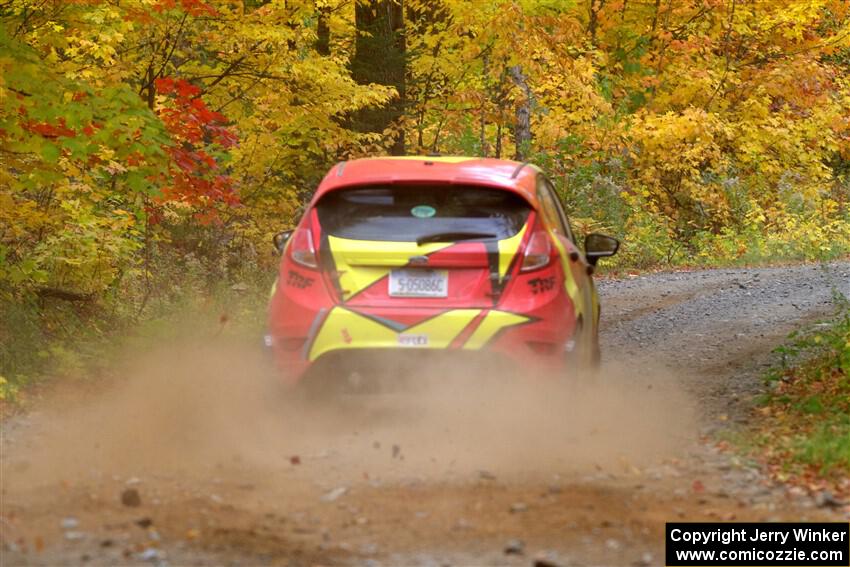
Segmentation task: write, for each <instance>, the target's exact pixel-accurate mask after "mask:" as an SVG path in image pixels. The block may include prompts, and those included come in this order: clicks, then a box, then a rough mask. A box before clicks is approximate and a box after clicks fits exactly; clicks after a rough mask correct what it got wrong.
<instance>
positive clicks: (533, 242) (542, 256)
mask: <svg viewBox="0 0 850 567" xmlns="http://www.w3.org/2000/svg"><path fill="white" fill-rule="evenodd" d="M551 258H552V241H551V240H550V239H549V235H548V234H547V233H546V231H545V230H535V231H534V232H533V233H532V235H531V238H530V239H529V240H528V244H527V245H526V246H525V254H523V258H522V266H520V269H519V271H520V272H530V271H532V270H538V269H540V268H543V267H545V266H548V265H549V260H550V259H551Z"/></svg>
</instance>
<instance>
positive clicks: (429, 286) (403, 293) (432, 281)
mask: <svg viewBox="0 0 850 567" xmlns="http://www.w3.org/2000/svg"><path fill="white" fill-rule="evenodd" d="M448 294H449V273H448V272H447V271H446V270H392V271H391V272H390V295H391V296H392V297H447V296H448Z"/></svg>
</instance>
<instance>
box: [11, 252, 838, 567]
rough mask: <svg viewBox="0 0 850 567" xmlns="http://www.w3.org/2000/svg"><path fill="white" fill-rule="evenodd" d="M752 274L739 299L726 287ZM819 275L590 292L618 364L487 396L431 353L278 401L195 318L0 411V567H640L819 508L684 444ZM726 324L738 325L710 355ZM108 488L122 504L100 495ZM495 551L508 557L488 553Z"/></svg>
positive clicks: (234, 351) (639, 284)
mask: <svg viewBox="0 0 850 567" xmlns="http://www.w3.org/2000/svg"><path fill="white" fill-rule="evenodd" d="M753 273H757V274H759V275H760V277H759V278H758V279H754V278H747V281H751V284H750V285H749V289H747V290H742V289H740V288H738V286H737V285H733V284H732V282H733V280H734V279H736V278H737V279H743V277H744V276H745V275H748V274H753ZM842 273H843V274H850V268H848V266H847V265H846V264H839V265H838V267H836V268H832V271H826V272H825V271H823V270H821V269H819V268H815V267H799V268H783V269H762V270H746V271H739V270H724V271H709V272H699V273H682V274H657V275H651V276H644V277H640V278H633V279H629V280H623V281H610V280H606V281H603V282H602V283H601V284H600V294H601V295H602V296H603V297H604V299H605V302H606V305H607V306H608V307H607V311H606V317H607V318H606V319H604V325H603V330H602V337H601V338H602V346H603V347H604V348H605V349H606V352H608V353H623V352H628V351H633V352H635V353H636V354H635V355H632V356H628V355H622V356H620V355H617V357H616V358H621V359H622V360H621V361H617V360H612V359H613V358H615V357H614V356H609V357H608V358H609V360H608V361H607V362H606V363H605V364H604V365H603V367H602V369H601V372H600V375H599V377H598V379H597V380H596V381H595V382H594V383H592V384H588V385H585V386H584V387H580V388H578V387H577V388H570V387H563V384H561V385H560V387H555V385H554V384H548V383H545V382H541V381H539V380H534V379H533V378H530V377H529V376H527V375H524V374H520V375H516V376H514V380H512V381H504V382H500V383H499V386H498V387H494V384H493V383H492V382H491V381H489V380H488V379H487V377H486V376H479V375H478V374H477V373H476V372H475V371H474V370H475V369H474V368H467V369H464V372H461V373H460V375H459V376H457V375H456V376H453V377H452V378H453V379H452V380H445V379H443V378H445V377H446V376H447V375H448V369H446V368H442V367H440V366H436V367H435V368H433V369H432V371H433V373H434V376H425V378H432V379H431V380H427V379H426V380H423V382H422V383H421V384H418V385H417V387H416V388H413V389H412V390H411V391H410V392H396V393H388V394H380V393H379V394H374V395H355V396H342V397H341V398H340V399H339V400H338V401H337V403H331V404H328V403H326V402H325V403H312V402H306V401H303V400H301V399H291V398H290V397H289V395H288V393H287V392H288V391H287V390H286V389H282V388H281V386H280V383H279V381H278V380H277V370H276V369H275V368H274V367H273V366H271V365H270V364H269V362H268V361H267V359H265V358H264V357H263V353H262V352H260V351H258V349H257V347H255V346H254V343H252V342H251V340H246V342H245V343H244V344H240V343H239V342H238V341H234V340H233V339H232V338H229V337H214V333H215V329H214V328H213V329H210V330H209V336H210V337H212V338H207V337H201V338H199V339H198V340H197V341H193V342H189V343H184V344H175V343H173V342H172V343H171V344H169V345H165V346H163V347H162V348H160V349H157V350H155V351H152V352H145V353H133V354H128V356H127V357H125V360H124V362H123V363H122V364H121V376H122V378H121V380H117V381H113V382H111V383H110V384H109V385H107V386H106V387H104V388H96V389H89V390H88V391H87V392H85V393H81V392H79V391H73V392H71V393H69V392H67V391H65V392H57V394H56V396H55V397H50V396H49V397H48V398H47V399H45V400H44V401H43V402H41V403H40V404H39V410H38V412H37V413H36V414H33V415H31V416H20V417H13V418H10V419H8V420H7V421H6V422H5V423H4V424H3V440H2V451H3V459H2V463H0V465H1V466H2V473H3V499H2V506H3V509H2V517H3V519H4V520H3V546H4V565H5V564H8V565H57V564H63V565H64V564H77V563H80V562H81V557H83V556H84V555H85V556H87V557H88V563H90V564H100V565H113V564H128V563H130V564H134V562H135V563H142V562H145V561H149V560H150V561H167V562H168V563H169V564H171V565H182V564H206V565H220V564H222V563H228V562H230V561H233V560H239V561H240V562H242V563H243V564H255V563H262V564H268V563H272V564H274V563H275V562H278V563H283V564H287V562H291V561H292V558H294V557H298V558H302V559H303V562H304V563H305V564H310V563H319V564H340V565H362V564H365V563H367V562H368V560H372V561H376V562H378V563H380V564H386V565H396V564H406V565H407V564H414V565H420V564H422V565H424V564H433V563H435V562H436V563H440V562H449V563H451V564H455V565H466V564H476V565H477V564H517V565H520V564H522V565H528V564H529V563H531V562H533V561H537V560H538V558H539V560H540V561H544V560H545V561H549V562H550V564H555V565H567V564H575V563H582V564H594V565H632V564H641V565H657V564H660V563H661V559H660V558H662V557H663V549H662V546H663V543H662V542H663V532H662V530H663V522H664V521H665V519H672V520H675V519H680V518H688V519H693V520H696V521H698V520H711V519H726V520H728V519H735V520H738V521H745V520H754V521H761V520H764V519H800V518H810V519H816V518H820V517H824V515H825V517H828V518H834V517H836V516H838V517H842V516H841V514H843V513H844V512H843V509H841V508H831V507H825V508H816V507H815V504H814V502H812V501H811V499H808V497H806V496H805V495H791V494H786V493H785V491H784V489H782V488H775V487H772V486H771V485H769V484H768V483H766V482H765V479H764V478H763V477H761V476H760V474H759V473H758V472H757V471H756V470H755V469H751V468H749V467H748V466H746V465H744V464H742V463H741V462H740V461H738V460H736V459H735V458H734V457H733V456H731V455H726V454H722V453H717V452H716V451H714V450H713V449H712V448H711V447H710V446H707V445H704V444H701V443H700V442H699V439H700V437H701V434H702V433H703V432H704V431H705V430H707V429H709V428H714V427H715V426H716V425H717V424H718V423H723V424H729V423H730V422H734V421H735V420H736V419H738V418H739V416H741V415H744V414H743V413H742V411H744V410H743V409H737V408H739V406H738V405H737V404H740V403H741V402H740V401H736V400H742V399H744V398H745V397H746V396H747V395H748V392H753V393H755V392H756V391H757V389H758V387H759V383H760V382H759V380H758V376H759V375H760V373H761V369H762V366H761V365H762V364H764V363H765V362H766V361H767V360H768V355H765V354H760V353H768V352H769V350H770V346H771V345H773V344H775V343H776V342H778V341H779V340H781V338H782V337H783V336H784V335H785V333H786V332H787V331H789V330H790V329H791V328H792V326H793V325H794V324H795V323H796V322H797V321H799V319H795V317H799V316H800V315H799V313H800V311H799V310H798V309H796V308H795V307H792V306H791V303H794V304H796V305H799V306H802V308H803V313H804V314H805V316H806V317H816V316H819V315H820V314H823V313H826V312H827V311H828V310H829V309H830V292H829V289H830V285H831V284H832V283H834V282H836V281H837V282H838V283H839V284H840V285H845V283H844V282H847V281H850V279H841V277H839V276H840V275H841V274H842ZM830 274H835V275H830ZM752 291H755V292H756V293H760V296H761V297H764V300H762V301H761V302H758V303H756V302H753V301H752V300H751V296H748V295H746V294H747V292H752ZM847 291H850V290H847ZM761 292H763V293H761ZM706 312H714V313H724V315H723V317H722V318H723V319H726V320H725V321H721V317H706V316H705V315H704V314H705V313H706ZM683 325H684V326H687V328H688V329H690V333H682V332H681V329H682V327H683ZM730 326H734V327H735V328H737V329H739V330H740V332H742V333H745V334H746V337H747V338H745V339H744V338H742V339H739V340H737V341H735V343H734V344H726V343H725V341H727V338H726V337H727V334H728V333H727V332H728V328H729V327H730ZM197 332H198V329H197V328H196V327H195V333H196V334H197ZM696 334H699V335H702V336H701V338H700V340H696V341H695V340H693V336H694V335H696ZM635 337H636V338H635ZM719 345H723V346H722V348H720V347H719ZM640 353H650V354H651V357H650V358H651V360H647V359H646V358H645V357H641V356H640ZM661 362H664V363H665V364H663V365H662V364H661ZM729 392H734V393H735V394H736V395H735V396H734V397H733V396H730V395H729ZM740 407H741V408H743V407H744V406H740ZM721 415H726V416H728V418H727V420H726V421H724V422H719V421H718V417H719V416H721ZM140 424H144V426H140ZM393 445H395V446H397V447H398V448H399V451H398V452H399V453H400V455H399V456H401V455H403V456H404V457H405V459H404V460H403V461H402V460H401V459H400V458H393V450H392V447H393ZM376 446H377V447H378V448H377V449H376ZM294 455H298V456H300V457H301V459H300V464H299V465H298V466H293V465H292V462H291V459H292V456H294ZM134 477H135V478H136V479H143V480H142V481H140V482H139V483H138V484H132V485H130V486H128V485H127V482H128V479H132V478H134ZM695 480H699V481H700V483H701V485H702V489H701V490H699V491H697V490H695V489H694V481H695ZM246 487H248V488H246ZM131 489H132V490H137V491H138V494H137V496H138V500H139V504H138V506H136V507H132V508H131V507H127V506H125V505H124V504H122V502H121V498H118V496H120V495H121V494H122V493H126V491H128V490H131ZM213 495H215V496H217V497H218V498H216V499H214V498H212V496H213ZM323 500H330V501H323ZM63 518H75V519H76V520H77V521H78V526H77V527H74V528H72V529H65V528H63V527H62V523H61V522H62V520H63ZM140 518H147V519H149V520H150V521H151V522H152V524H151V525H150V526H149V527H148V528H144V529H143V528H141V527H139V525H137V522H138V521H139V520H140ZM154 527H155V532H153V533H154V534H155V535H152V532H151V530H153V528H154ZM68 532H70V533H71V536H70V537H66V535H65V534H66V533H68ZM76 534H83V535H80V536H78V535H76ZM152 538H157V539H152ZM511 540H518V541H521V542H523V547H522V555H518V554H514V553H511V554H507V555H506V554H505V550H506V547H509V546H507V545H506V544H507V543H508V542H510V541H511ZM36 542H41V543H40V544H39V545H37V543H36ZM37 547H38V548H39V549H41V551H36V548H37ZM302 559H299V561H301V560H302ZM541 564H542V563H541Z"/></svg>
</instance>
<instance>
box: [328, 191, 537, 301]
mask: <svg viewBox="0 0 850 567" xmlns="http://www.w3.org/2000/svg"><path fill="white" fill-rule="evenodd" d="M316 211H317V216H318V221H319V225H320V227H321V234H322V240H321V245H320V251H319V255H320V257H321V260H322V267H323V270H324V272H325V275H326V278H327V279H328V281H329V283H330V284H331V286H332V287H333V288H334V289H336V292H337V296H338V298H339V299H341V300H342V301H345V302H347V303H350V304H351V305H363V306H393V305H395V306H410V307H419V306H434V307H456V306H463V307H489V306H493V305H494V304H495V303H496V302H497V301H498V298H499V296H500V294H501V292H502V291H503V289H504V287H505V286H506V285H507V283H508V281H509V274H510V271H511V269H512V268H513V264H514V262H515V258H516V257H517V256H518V252H519V251H520V248H521V246H522V242H523V239H524V236H525V234H526V232H527V228H526V226H527V224H528V220H529V215H530V213H531V208H530V206H529V205H528V203H526V202H525V200H524V199H522V198H521V197H520V196H519V195H517V194H515V193H513V192H511V191H506V190H500V189H492V188H488V187H479V186H473V185H449V184H446V185H380V186H359V187H353V188H349V189H341V190H338V191H334V192H332V193H329V194H328V195H326V196H325V197H324V198H322V200H321V201H319V203H318V204H317V205H316Z"/></svg>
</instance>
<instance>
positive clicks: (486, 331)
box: [267, 306, 575, 383]
mask: <svg viewBox="0 0 850 567" xmlns="http://www.w3.org/2000/svg"><path fill="white" fill-rule="evenodd" d="M400 311H401V312H400ZM402 321H405V322H404V323H403V322H402ZM411 321H415V322H414V323H410V322H411ZM574 329H575V320H574V318H573V317H565V316H563V315H560V316H557V315H555V313H554V312H552V311H551V310H549V311H548V312H546V313H542V312H541V313H526V314H519V313H515V312H511V311H506V310H500V309H448V310H428V311H423V310H409V309H408V310H396V311H395V312H386V311H380V310H372V311H371V312H369V313H365V312H363V311H362V310H358V311H355V310H353V309H350V308H346V307H341V306H336V307H333V308H331V309H328V310H320V311H318V312H315V313H314V314H313V319H312V321H310V322H309V325H308V326H306V328H305V327H304V326H302V328H301V329H297V328H295V327H293V326H288V327H286V328H279V330H278V332H277V333H273V332H272V333H270V334H269V336H268V337H267V344H268V345H269V346H270V347H271V348H272V350H273V352H274V355H275V358H276V360H277V363H278V366H279V367H280V368H281V369H282V370H283V373H284V380H286V381H287V382H291V383H294V382H297V381H298V380H300V379H301V377H302V376H303V375H304V374H305V372H306V371H307V370H308V369H309V368H311V367H312V366H314V365H317V364H319V363H321V365H322V366H323V367H325V368H327V367H328V366H329V365H331V366H332V365H333V364H335V362H334V361H340V362H338V363H336V364H340V365H344V366H343V368H345V370H350V369H351V368H352V365H351V364H345V363H344V362H341V361H343V360H349V361H355V360H364V359H370V358H371V357H372V355H373V354H376V353H380V355H381V356H380V357H378V358H379V359H380V360H384V359H385V358H386V356H385V355H386V354H388V353H391V354H392V357H391V358H392V359H393V360H394V361H399V360H404V359H409V360H411V361H418V362H417V364H428V365H430V364H432V363H437V362H438V361H441V360H446V359H447V358H449V359H451V360H458V361H459V360H464V359H466V360H469V361H474V360H483V359H486V358H488V355H489V357H490V358H491V359H492V360H500V361H504V362H505V364H507V365H513V366H514V367H515V368H518V369H523V371H524V372H526V373H546V372H550V371H553V370H556V371H557V370H559V369H561V368H562V367H563V366H564V363H565V361H566V356H565V354H566V351H567V350H568V348H569V344H570V342H571V340H572V338H573V332H574ZM281 331H282V332H281ZM287 331H290V332H287ZM291 331H294V332H291ZM446 355H449V356H448V357H447V356H446ZM393 364H396V365H398V362H394V363H393ZM475 368H481V367H480V366H479V365H478V364H475Z"/></svg>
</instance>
